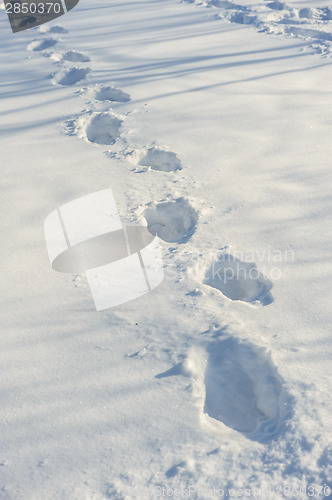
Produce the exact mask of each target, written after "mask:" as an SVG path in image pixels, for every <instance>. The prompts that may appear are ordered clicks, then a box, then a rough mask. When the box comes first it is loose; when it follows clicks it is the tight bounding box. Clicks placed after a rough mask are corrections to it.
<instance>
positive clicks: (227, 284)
mask: <svg viewBox="0 0 332 500" xmlns="http://www.w3.org/2000/svg"><path fill="white" fill-rule="evenodd" d="M203 283H204V284H206V285H209V286H211V287H213V288H216V289H217V290H219V291H220V292H221V293H222V294H223V295H225V296H226V297H228V298H229V299H231V300H243V301H245V302H254V301H256V300H258V301H260V302H261V303H262V304H263V305H268V304H271V302H273V298H272V295H271V293H270V290H271V288H272V286H273V285H272V283H271V281H270V280H268V279H267V278H266V277H265V276H264V275H263V274H262V273H260V272H259V271H258V269H257V267H256V265H255V264H254V263H252V262H242V261H240V260H239V259H236V258H235V257H234V256H233V255H231V254H222V255H221V256H219V258H218V259H217V260H216V261H215V262H213V263H212V265H211V266H210V267H209V268H208V270H207V271H206V273H205V277H204V279H203Z"/></svg>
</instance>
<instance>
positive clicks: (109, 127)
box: [68, 112, 122, 145]
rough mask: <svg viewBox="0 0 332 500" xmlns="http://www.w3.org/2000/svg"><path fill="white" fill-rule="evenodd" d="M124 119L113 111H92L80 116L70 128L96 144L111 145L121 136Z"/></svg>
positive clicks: (70, 124)
mask: <svg viewBox="0 0 332 500" xmlns="http://www.w3.org/2000/svg"><path fill="white" fill-rule="evenodd" d="M121 124H122V120H120V118H118V116H117V115H115V114H114V113H111V112H104V113H91V114H90V115H84V116H80V117H79V118H78V119H77V120H76V121H75V122H74V123H71V122H69V127H68V128H69V130H71V132H73V133H75V134H77V135H78V136H79V137H81V138H83V139H86V140H87V141H89V142H92V143H95V144H104V145H111V144H114V143H115V141H116V140H117V138H118V137H119V136H120V129H121Z"/></svg>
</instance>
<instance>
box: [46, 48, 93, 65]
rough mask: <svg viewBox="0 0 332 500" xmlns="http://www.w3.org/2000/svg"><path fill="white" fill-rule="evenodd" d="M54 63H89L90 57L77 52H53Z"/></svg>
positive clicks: (51, 56)
mask: <svg viewBox="0 0 332 500" xmlns="http://www.w3.org/2000/svg"><path fill="white" fill-rule="evenodd" d="M50 58H51V59H52V61H55V62H65V61H69V62H82V63H84V62H89V61H90V57H88V56H86V55H84V54H82V53H81V52H76V51H75V50H68V51H67V52H53V54H51V55H50Z"/></svg>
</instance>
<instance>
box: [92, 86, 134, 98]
mask: <svg viewBox="0 0 332 500" xmlns="http://www.w3.org/2000/svg"><path fill="white" fill-rule="evenodd" d="M93 98H94V99H95V100H96V101H111V102H112V101H113V102H128V101H130V95H129V94H126V92H123V91H122V90H120V89H117V88H115V87H106V86H105V87H104V86H102V87H100V88H98V89H96V90H94V91H93Z"/></svg>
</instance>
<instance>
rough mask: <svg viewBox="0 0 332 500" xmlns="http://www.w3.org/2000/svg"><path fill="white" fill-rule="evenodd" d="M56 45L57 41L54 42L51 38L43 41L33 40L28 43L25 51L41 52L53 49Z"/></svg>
mask: <svg viewBox="0 0 332 500" xmlns="http://www.w3.org/2000/svg"><path fill="white" fill-rule="evenodd" d="M56 43H57V40H54V39H53V38H45V39H44V40H34V41H33V42H31V43H29V45H28V47H27V49H28V50H32V51H33V52H40V51H42V50H46V49H50V48H51V47H54V45H55V44H56Z"/></svg>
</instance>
